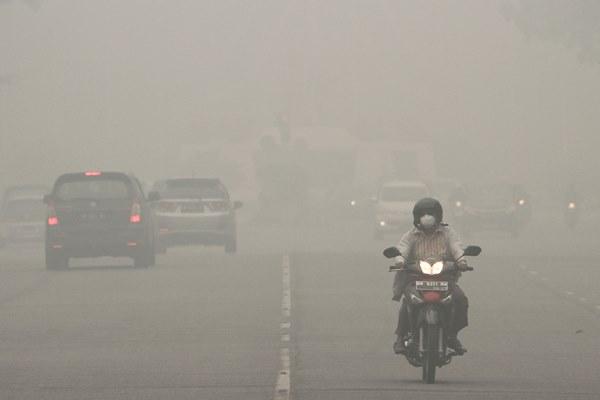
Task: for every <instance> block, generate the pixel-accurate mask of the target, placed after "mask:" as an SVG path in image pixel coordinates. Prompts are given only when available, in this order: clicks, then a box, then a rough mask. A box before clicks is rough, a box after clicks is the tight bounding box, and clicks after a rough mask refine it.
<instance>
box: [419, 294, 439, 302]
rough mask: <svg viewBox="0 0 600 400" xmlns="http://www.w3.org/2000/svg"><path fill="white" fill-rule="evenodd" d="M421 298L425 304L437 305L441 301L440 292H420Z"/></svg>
mask: <svg viewBox="0 0 600 400" xmlns="http://www.w3.org/2000/svg"><path fill="white" fill-rule="evenodd" d="M421 296H422V298H423V300H424V301H425V303H439V302H440V301H441V300H442V293H441V292H422V294H421Z"/></svg>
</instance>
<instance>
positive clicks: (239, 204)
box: [233, 201, 244, 210]
mask: <svg viewBox="0 0 600 400" xmlns="http://www.w3.org/2000/svg"><path fill="white" fill-rule="evenodd" d="M243 205H244V203H242V202H241V201H234V202H233V209H234V210H239V209H240V208H242V206H243Z"/></svg>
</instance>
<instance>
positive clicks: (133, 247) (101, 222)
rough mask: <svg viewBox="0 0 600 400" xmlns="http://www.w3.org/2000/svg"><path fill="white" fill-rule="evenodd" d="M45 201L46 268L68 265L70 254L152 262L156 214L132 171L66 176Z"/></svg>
mask: <svg viewBox="0 0 600 400" xmlns="http://www.w3.org/2000/svg"><path fill="white" fill-rule="evenodd" d="M44 202H45V203H46V204H47V205H48V216H47V220H46V266H47V268H48V269H60V268H67V267H68V263H69V259H70V258H73V257H104V256H112V257H131V258H133V260H134V265H135V266H136V267H148V266H150V265H154V262H155V256H154V249H155V247H154V246H155V239H156V228H155V222H154V215H153V212H152V210H151V208H150V205H149V203H148V200H147V199H146V196H145V195H144V192H143V190H142V187H141V185H140V182H139V181H138V180H137V179H136V178H135V177H133V176H132V175H128V174H125V173H121V172H97V171H91V172H82V173H72V174H64V175H62V176H60V177H59V178H58V179H57V180H56V183H55V184H54V187H53V189H52V193H51V194H49V195H47V196H45V198H44Z"/></svg>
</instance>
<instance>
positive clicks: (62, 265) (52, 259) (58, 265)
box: [46, 251, 69, 270]
mask: <svg viewBox="0 0 600 400" xmlns="http://www.w3.org/2000/svg"><path fill="white" fill-rule="evenodd" d="M67 268H69V257H68V256H67V255H65V254H61V253H59V252H54V253H53V252H49V251H46V269H51V270H59V269H67Z"/></svg>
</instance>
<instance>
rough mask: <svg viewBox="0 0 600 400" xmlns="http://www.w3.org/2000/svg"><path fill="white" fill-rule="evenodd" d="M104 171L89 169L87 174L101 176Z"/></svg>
mask: <svg viewBox="0 0 600 400" xmlns="http://www.w3.org/2000/svg"><path fill="white" fill-rule="evenodd" d="M101 175H102V172H100V171H87V172H86V173H85V176H101Z"/></svg>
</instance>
